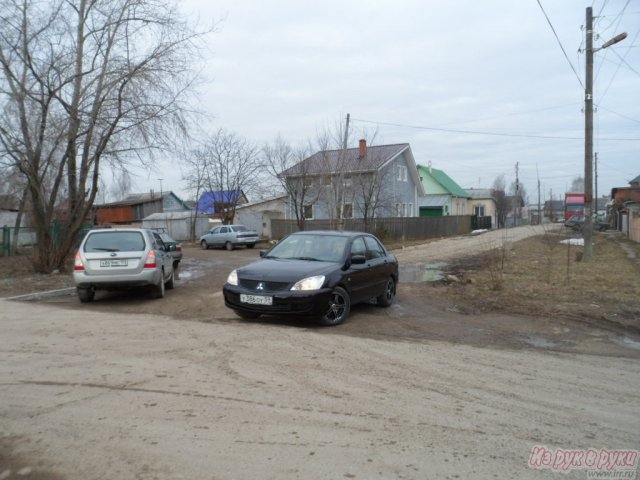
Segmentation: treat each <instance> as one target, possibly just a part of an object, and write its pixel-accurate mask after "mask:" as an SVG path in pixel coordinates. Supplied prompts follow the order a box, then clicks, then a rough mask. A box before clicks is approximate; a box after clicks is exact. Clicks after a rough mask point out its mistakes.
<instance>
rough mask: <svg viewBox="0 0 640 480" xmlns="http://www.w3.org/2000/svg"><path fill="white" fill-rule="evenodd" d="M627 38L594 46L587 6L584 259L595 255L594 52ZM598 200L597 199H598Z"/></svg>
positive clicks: (591, 14) (614, 39) (624, 36)
mask: <svg viewBox="0 0 640 480" xmlns="http://www.w3.org/2000/svg"><path fill="white" fill-rule="evenodd" d="M625 38H627V33H626V32H623V33H620V34H618V35H616V36H615V37H613V38H612V39H611V40H609V41H608V42H605V44H604V45H602V47H600V48H596V49H594V48H593V9H592V8H591V7H587V34H586V45H587V48H586V51H585V55H586V62H585V63H586V77H585V89H584V90H585V91H584V227H583V229H582V233H583V237H584V252H583V255H582V259H583V260H584V261H587V262H588V261H589V260H591V258H592V257H593V54H594V52H597V51H598V50H602V49H603V48H607V47H610V46H611V45H613V44H615V43H618V42H619V41H621V40H624V39H625ZM596 201H597V200H596Z"/></svg>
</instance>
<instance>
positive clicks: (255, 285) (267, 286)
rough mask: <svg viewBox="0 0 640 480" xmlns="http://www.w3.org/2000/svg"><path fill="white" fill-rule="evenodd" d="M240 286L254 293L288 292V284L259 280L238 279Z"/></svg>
mask: <svg viewBox="0 0 640 480" xmlns="http://www.w3.org/2000/svg"><path fill="white" fill-rule="evenodd" d="M240 286H241V287H244V288H246V289H248V290H255V291H256V292H277V291H280V290H285V289H286V290H288V288H287V287H288V286H289V283H288V282H261V281H259V280H247V279H242V278H241V279H240Z"/></svg>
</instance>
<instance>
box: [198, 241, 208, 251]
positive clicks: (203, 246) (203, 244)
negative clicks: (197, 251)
mask: <svg viewBox="0 0 640 480" xmlns="http://www.w3.org/2000/svg"><path fill="white" fill-rule="evenodd" d="M200 248H201V249H203V250H206V249H207V248H209V245H207V241H206V240H202V241H201V242H200Z"/></svg>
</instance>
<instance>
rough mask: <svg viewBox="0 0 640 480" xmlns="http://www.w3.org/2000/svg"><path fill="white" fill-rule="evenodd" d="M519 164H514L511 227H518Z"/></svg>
mask: <svg viewBox="0 0 640 480" xmlns="http://www.w3.org/2000/svg"><path fill="white" fill-rule="evenodd" d="M519 163H520V162H516V191H515V195H514V196H513V226H514V227H517V226H518V217H517V216H516V215H517V213H518V212H519V210H520V202H519V201H518V198H519V197H518V191H519V190H520V180H519V179H518V165H519Z"/></svg>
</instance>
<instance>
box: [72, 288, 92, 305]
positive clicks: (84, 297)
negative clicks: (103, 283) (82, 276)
mask: <svg viewBox="0 0 640 480" xmlns="http://www.w3.org/2000/svg"><path fill="white" fill-rule="evenodd" d="M76 291H77V292H78V298H79V299H80V301H81V302H82V303H89V302H92V301H93V298H94V297H95V295H96V291H95V290H94V289H93V288H82V287H78V288H76Z"/></svg>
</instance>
